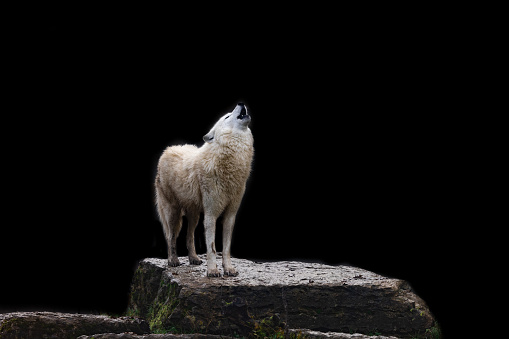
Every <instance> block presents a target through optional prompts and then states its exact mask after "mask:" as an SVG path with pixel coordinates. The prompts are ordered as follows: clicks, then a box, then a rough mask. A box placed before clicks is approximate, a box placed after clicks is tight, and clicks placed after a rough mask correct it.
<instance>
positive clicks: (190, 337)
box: [78, 333, 230, 339]
mask: <svg viewBox="0 0 509 339" xmlns="http://www.w3.org/2000/svg"><path fill="white" fill-rule="evenodd" d="M221 338H223V339H226V338H230V337H225V336H222V335H213V334H201V333H196V334H142V335H138V334H134V333H121V334H118V333H102V334H95V335H82V336H80V337H78V339H221Z"/></svg>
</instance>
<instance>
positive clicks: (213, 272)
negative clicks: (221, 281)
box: [207, 268, 221, 277]
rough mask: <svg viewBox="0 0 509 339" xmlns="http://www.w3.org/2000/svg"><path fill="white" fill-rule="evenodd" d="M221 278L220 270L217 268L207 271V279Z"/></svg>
mask: <svg viewBox="0 0 509 339" xmlns="http://www.w3.org/2000/svg"><path fill="white" fill-rule="evenodd" d="M220 276H221V273H219V270H218V269H217V268H213V269H208V270H207V277H220Z"/></svg>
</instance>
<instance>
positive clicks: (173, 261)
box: [168, 258, 180, 267]
mask: <svg viewBox="0 0 509 339" xmlns="http://www.w3.org/2000/svg"><path fill="white" fill-rule="evenodd" d="M168 266H171V267H177V266H180V261H179V260H178V258H171V259H168Z"/></svg>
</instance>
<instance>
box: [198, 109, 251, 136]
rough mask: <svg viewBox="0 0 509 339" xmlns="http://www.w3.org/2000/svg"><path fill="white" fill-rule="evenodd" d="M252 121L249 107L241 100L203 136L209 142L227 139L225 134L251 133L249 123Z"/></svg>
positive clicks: (240, 134) (239, 134)
mask: <svg viewBox="0 0 509 339" xmlns="http://www.w3.org/2000/svg"><path fill="white" fill-rule="evenodd" d="M249 122H251V116H250V115H249V114H247V108H246V106H245V105H244V104H243V103H242V102H239V103H238V104H237V106H236V107H235V109H234V110H233V111H232V112H231V113H227V114H225V115H223V116H222V117H221V118H219V120H218V121H217V122H216V124H215V125H214V127H212V129H211V130H210V132H208V133H207V134H205V135H204V136H203V140H204V141H205V142H207V143H209V144H211V143H215V142H216V143H219V144H221V143H222V142H224V141H225V136H231V135H237V136H242V135H251V130H250V129H249V127H248V125H249Z"/></svg>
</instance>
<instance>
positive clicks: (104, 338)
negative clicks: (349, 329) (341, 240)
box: [78, 330, 398, 339]
mask: <svg viewBox="0 0 509 339" xmlns="http://www.w3.org/2000/svg"><path fill="white" fill-rule="evenodd" d="M292 334H294V335H295V336H298V335H300V338H302V337H303V336H305V338H307V339H322V338H327V339H328V338H331V339H398V338H396V337H384V336H381V335H374V336H368V335H364V334H359V333H353V334H347V333H336V332H327V333H323V332H317V331H310V330H292V331H290V335H292ZM220 338H224V339H226V338H233V337H225V336H221V335H212V334H145V335H138V334H132V333H122V334H116V333H104V334H96V335H91V336H87V335H83V336H81V337H78V339H220Z"/></svg>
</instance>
